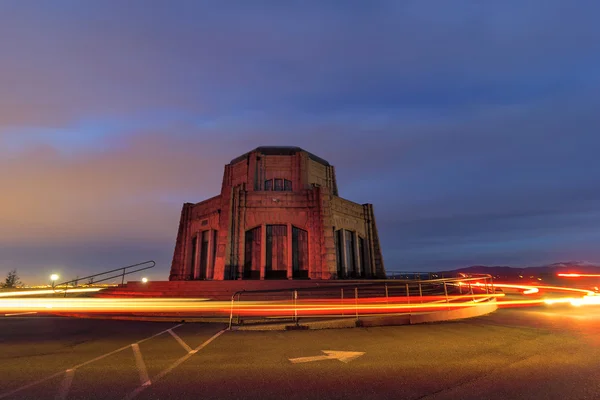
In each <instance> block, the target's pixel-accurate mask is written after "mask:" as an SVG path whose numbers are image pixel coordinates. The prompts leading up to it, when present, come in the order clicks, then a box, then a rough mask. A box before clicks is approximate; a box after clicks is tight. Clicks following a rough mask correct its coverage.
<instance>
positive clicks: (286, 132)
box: [0, 0, 600, 284]
mask: <svg viewBox="0 0 600 400" xmlns="http://www.w3.org/2000/svg"><path fill="white" fill-rule="evenodd" d="M598 15H600V3H599V2H597V1H593V0H591V1H578V0H572V1H564V0H541V1H534V0H531V1H529V0H503V1H496V0H490V1H485V0H472V1H461V0H453V1H446V0H439V1H435V0H416V1H410V0H392V1H377V0H370V1H353V0H346V1H341V0H340V1H328V0H318V1H295V0H289V1H279V0H275V1H258V0H257V1H228V0H218V1H217V0H215V1H176V0H170V1H152V0H131V1H127V2H123V1H112V0H103V1H88V0H73V1H63V0H53V1H42V0H32V1H21V0H2V1H0V275H2V276H3V274H5V273H7V272H8V271H9V270H11V269H13V268H15V269H17V271H18V273H19V275H20V276H21V278H22V280H23V281H24V282H25V283H29V284H33V283H43V282H46V281H47V280H48V276H49V275H50V274H51V273H53V272H57V273H59V274H60V275H61V276H62V277H65V278H72V277H73V278H74V277H75V276H83V275H86V274H92V273H96V272H101V271H104V270H107V269H112V268H118V267H120V266H124V265H128V264H133V263H136V262H139V261H144V260H148V259H154V260H156V261H157V264H158V265H157V267H156V268H155V269H153V270H152V272H149V273H148V274H146V275H147V276H148V277H149V278H150V279H154V280H166V279H168V273H169V268H170V263H171V259H172V255H173V249H174V245H175V238H176V234H177V229H178V223H179V216H180V212H181V206H182V204H183V203H184V202H199V201H202V200H204V199H206V198H209V197H212V196H214V195H216V194H218V193H219V190H220V184H221V179H222V173H223V167H224V165H225V164H227V163H228V162H229V161H230V160H231V159H233V158H235V157H236V156H238V155H241V154H243V153H245V152H247V151H249V150H251V149H253V148H255V147H257V146H261V145H290V146H300V147H302V148H305V149H306V150H308V151H310V152H312V153H315V154H317V155H318V156H320V157H323V158H325V159H326V160H328V161H329V162H330V163H331V164H333V165H334V166H335V167H336V172H337V179H338V186H339V190H340V195H341V196H342V197H344V198H347V199H350V200H352V201H355V202H358V203H372V204H374V207H375V216H376V220H377V225H378V228H379V236H380V240H381V245H382V249H383V256H384V262H385V267H386V269H388V270H401V271H433V270H440V269H448V268H455V267H456V268H458V267H464V266H469V265H512V266H533V265H541V264H545V263H552V262H557V261H566V260H587V261H591V262H600V246H599V245H598V243H599V242H600V185H599V182H600V167H598V163H599V162H600V157H598V154H599V151H600V133H599V131H600V113H598V110H599V109H600V96H599V89H600V25H598V24H597V16H598ZM132 279H137V277H135V278H132Z"/></svg>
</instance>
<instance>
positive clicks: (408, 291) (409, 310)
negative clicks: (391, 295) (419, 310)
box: [406, 283, 412, 312]
mask: <svg viewBox="0 0 600 400" xmlns="http://www.w3.org/2000/svg"><path fill="white" fill-rule="evenodd" d="M406 301H407V302H408V305H409V306H410V290H409V289H408V283H407V284H406ZM411 311H412V310H411V308H410V307H409V308H408V312H411Z"/></svg>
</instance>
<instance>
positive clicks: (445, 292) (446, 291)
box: [444, 281, 450, 309]
mask: <svg viewBox="0 0 600 400" xmlns="http://www.w3.org/2000/svg"><path fill="white" fill-rule="evenodd" d="M444 294H445V295H446V303H447V304H448V309H450V300H449V299H448V288H447V287H446V282H445V281H444Z"/></svg>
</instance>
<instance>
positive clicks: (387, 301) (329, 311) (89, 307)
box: [0, 283, 600, 317]
mask: <svg viewBox="0 0 600 400" xmlns="http://www.w3.org/2000/svg"><path fill="white" fill-rule="evenodd" d="M458 286H462V287H464V286H465V284H464V283H463V284H461V283H459V284H458ZM470 286H471V287H470V288H469V289H470V290H469V291H470V292H471V293H470V294H461V295H454V294H452V295H448V296H446V295H433V296H431V295H430V296H393V297H376V298H358V299H355V298H346V299H343V300H341V299H297V300H296V301H294V300H291V299H289V300H288V299H286V300H272V301H252V300H243V301H235V302H233V303H232V302H231V301H207V300H209V299H199V298H198V299H187V298H171V299H165V298H2V299H0V314H4V315H7V314H10V313H15V314H16V313H36V312H37V313H58V314H60V313H63V314H68V313H72V314H132V313H133V314H138V313H140V314H144V313H145V314H153V315H157V314H164V315H173V314H177V313H185V314H186V315H194V316H229V315H230V314H231V313H232V311H233V313H234V314H235V315H243V316H255V317H261V316H275V317H278V316H284V317H285V316H288V317H289V316H304V317H305V316H333V315H338V316H339V315H345V316H349V315H354V314H361V315H367V314H398V313H415V312H428V311H436V310H456V309H461V308H466V307H479V306H485V305H487V304H488V302H489V301H490V300H492V299H493V300H495V301H496V302H497V304H498V306H499V307H522V306H539V305H544V304H547V305H552V304H557V303H567V304H571V305H573V306H585V305H598V304H600V295H596V294H595V293H594V292H591V291H589V290H583V289H576V288H569V287H561V286H544V285H537V286H534V285H521V284H513V283H495V284H494V287H495V288H504V289H516V290H517V291H519V293H521V294H524V295H536V296H533V297H534V298H528V297H529V296H528V297H523V298H520V299H513V298H506V297H505V294H504V293H488V292H491V290H490V289H491V285H489V284H488V285H484V284H482V283H473V284H471V285H470ZM74 290H75V289H74ZM92 290H96V289H92ZM88 291H89V289H88ZM10 293H20V294H23V292H10ZM38 293H39V291H38ZM551 293H560V294H562V295H564V294H565V293H572V294H578V295H580V296H579V297H548V296H549V295H550V294H551Z"/></svg>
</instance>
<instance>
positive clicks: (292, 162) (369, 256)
mask: <svg viewBox="0 0 600 400" xmlns="http://www.w3.org/2000/svg"><path fill="white" fill-rule="evenodd" d="M344 278H355V279H361V278H385V270H384V266H383V258H382V255H381V248H380V245H379V237H378V234H377V227H376V224H375V216H374V214H373V206H372V205H371V204H357V203H353V202H351V201H348V200H345V199H343V198H341V197H339V196H338V188H337V183H336V178H335V169H334V167H333V166H332V165H330V164H329V163H328V162H327V161H325V160H323V159H322V158H320V157H317V156H315V155H314V154H311V153H309V152H307V151H304V150H302V149H301V148H298V147H258V148H256V149H254V150H252V151H250V152H248V153H246V154H244V155H242V156H240V157H237V158H235V159H233V160H232V161H231V162H230V163H229V164H227V165H226V166H225V172H224V174H223V184H222V187H221V194H220V195H218V196H215V197H213V198H210V199H208V200H205V201H202V202H200V203H196V204H192V203H185V204H184V205H183V209H182V211H181V220H180V223H179V231H178V234H177V242H176V244H175V252H174V255H173V263H172V264H171V274H170V276H169V280H172V281H177V280H202V279H207V280H211V279H212V280H228V279H344Z"/></svg>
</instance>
